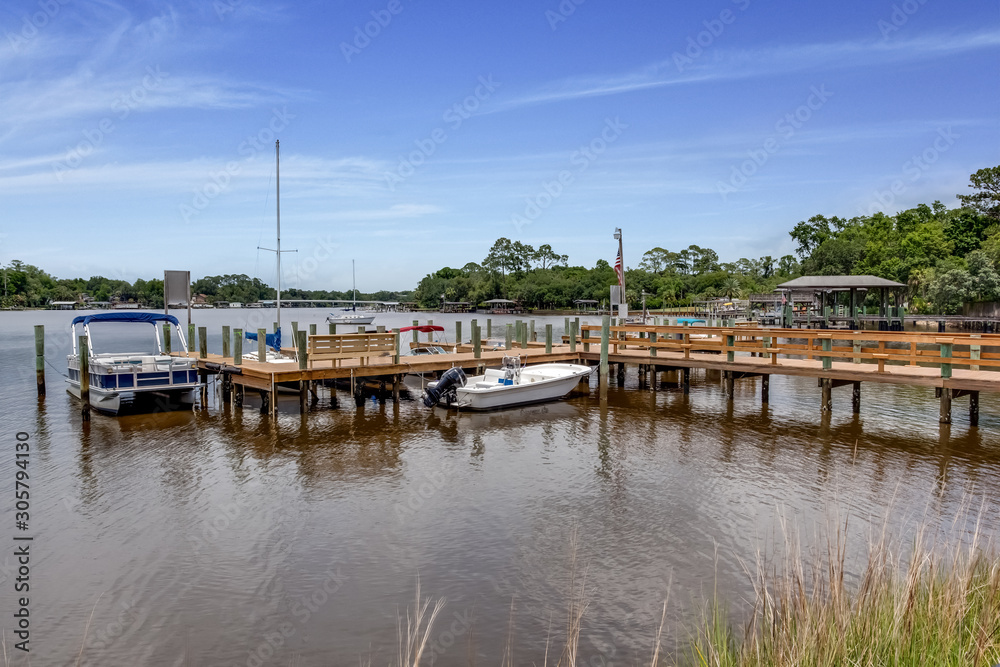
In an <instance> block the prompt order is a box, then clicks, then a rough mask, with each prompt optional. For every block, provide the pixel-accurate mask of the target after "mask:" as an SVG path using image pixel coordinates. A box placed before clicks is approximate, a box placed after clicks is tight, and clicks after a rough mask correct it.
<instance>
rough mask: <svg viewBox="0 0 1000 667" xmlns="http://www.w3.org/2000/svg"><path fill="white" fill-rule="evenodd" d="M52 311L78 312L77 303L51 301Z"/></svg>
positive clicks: (50, 307)
mask: <svg viewBox="0 0 1000 667" xmlns="http://www.w3.org/2000/svg"><path fill="white" fill-rule="evenodd" d="M49 309H50V310H76V301H49Z"/></svg>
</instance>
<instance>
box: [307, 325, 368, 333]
mask: <svg viewBox="0 0 1000 667" xmlns="http://www.w3.org/2000/svg"><path fill="white" fill-rule="evenodd" d="M382 328H383V329H385V327H382ZM309 335H310V336H315V335H316V325H315V324H310V325H309Z"/></svg>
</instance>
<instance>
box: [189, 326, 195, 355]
mask: <svg viewBox="0 0 1000 667" xmlns="http://www.w3.org/2000/svg"><path fill="white" fill-rule="evenodd" d="M187 351H188V352H194V325H193V324H189V325H188V349H187Z"/></svg>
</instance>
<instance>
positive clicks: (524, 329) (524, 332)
mask: <svg viewBox="0 0 1000 667" xmlns="http://www.w3.org/2000/svg"><path fill="white" fill-rule="evenodd" d="M526 347H528V323H527V322H521V349H522V350H523V349H524V348H526Z"/></svg>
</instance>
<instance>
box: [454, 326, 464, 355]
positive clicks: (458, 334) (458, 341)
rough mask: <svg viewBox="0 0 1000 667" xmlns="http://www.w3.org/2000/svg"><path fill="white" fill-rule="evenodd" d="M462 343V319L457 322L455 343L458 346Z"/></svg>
mask: <svg viewBox="0 0 1000 667" xmlns="http://www.w3.org/2000/svg"><path fill="white" fill-rule="evenodd" d="M461 344H462V322H461V320H458V321H456V322H455V345H456V346H458V345H461ZM455 351H456V352H457V351H458V350H457V349H456V350H455Z"/></svg>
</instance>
